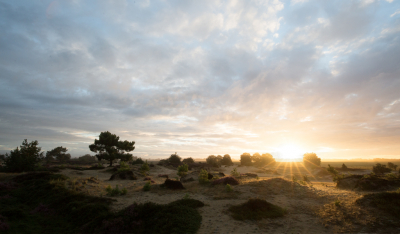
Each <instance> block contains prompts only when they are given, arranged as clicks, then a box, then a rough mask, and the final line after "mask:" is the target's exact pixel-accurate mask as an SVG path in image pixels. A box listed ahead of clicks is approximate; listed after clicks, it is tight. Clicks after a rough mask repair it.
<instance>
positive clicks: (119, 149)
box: [89, 131, 135, 167]
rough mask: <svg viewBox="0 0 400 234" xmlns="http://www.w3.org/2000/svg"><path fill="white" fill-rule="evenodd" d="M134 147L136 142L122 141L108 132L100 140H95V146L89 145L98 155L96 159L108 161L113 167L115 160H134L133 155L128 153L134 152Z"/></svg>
mask: <svg viewBox="0 0 400 234" xmlns="http://www.w3.org/2000/svg"><path fill="white" fill-rule="evenodd" d="M134 145H135V142H134V141H120V140H119V136H117V135H115V134H111V133H110V132H109V131H107V132H101V133H100V135H99V139H98V140H97V139H95V140H94V144H91V145H89V149H90V151H92V152H95V153H97V154H96V157H97V159H98V160H99V161H100V160H102V159H105V160H108V161H109V162H110V167H111V166H112V163H113V160H115V159H121V160H122V161H129V160H130V159H132V154H128V153H126V152H130V151H132V150H134V149H135V146H134Z"/></svg>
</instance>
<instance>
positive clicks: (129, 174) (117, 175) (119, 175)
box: [110, 171, 137, 180]
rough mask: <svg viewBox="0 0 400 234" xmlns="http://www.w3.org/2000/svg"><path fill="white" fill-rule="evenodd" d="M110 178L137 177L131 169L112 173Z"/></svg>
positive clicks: (126, 178)
mask: <svg viewBox="0 0 400 234" xmlns="http://www.w3.org/2000/svg"><path fill="white" fill-rule="evenodd" d="M110 180H137V177H136V176H135V175H134V174H133V172H132V171H124V172H117V173H114V174H113V175H112V176H111V177H110Z"/></svg>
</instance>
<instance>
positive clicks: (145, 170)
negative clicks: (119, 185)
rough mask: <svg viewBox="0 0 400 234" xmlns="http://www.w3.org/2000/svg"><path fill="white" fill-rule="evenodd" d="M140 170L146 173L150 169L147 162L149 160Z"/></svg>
mask: <svg viewBox="0 0 400 234" xmlns="http://www.w3.org/2000/svg"><path fill="white" fill-rule="evenodd" d="M140 171H141V172H142V173H143V174H144V175H146V172H148V171H150V167H149V164H148V163H147V160H146V162H145V163H143V164H142V166H141V167H140Z"/></svg>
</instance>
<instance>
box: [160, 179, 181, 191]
mask: <svg viewBox="0 0 400 234" xmlns="http://www.w3.org/2000/svg"><path fill="white" fill-rule="evenodd" d="M163 187H166V188H168V189H174V190H175V189H185V187H183V185H182V183H181V182H180V181H177V180H170V179H166V180H165V182H164V184H163Z"/></svg>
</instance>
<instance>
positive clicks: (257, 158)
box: [251, 153, 276, 166]
mask: <svg viewBox="0 0 400 234" xmlns="http://www.w3.org/2000/svg"><path fill="white" fill-rule="evenodd" d="M251 159H252V160H253V163H254V165H256V166H265V165H269V164H273V163H275V162H276V161H275V159H274V157H273V156H272V154H269V153H265V154H262V155H260V154H259V153H255V154H253V157H252V158H251Z"/></svg>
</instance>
